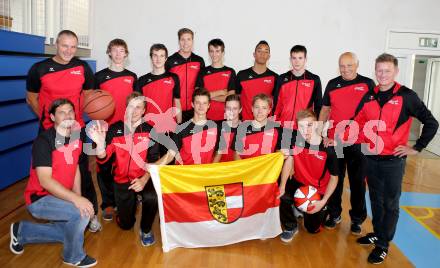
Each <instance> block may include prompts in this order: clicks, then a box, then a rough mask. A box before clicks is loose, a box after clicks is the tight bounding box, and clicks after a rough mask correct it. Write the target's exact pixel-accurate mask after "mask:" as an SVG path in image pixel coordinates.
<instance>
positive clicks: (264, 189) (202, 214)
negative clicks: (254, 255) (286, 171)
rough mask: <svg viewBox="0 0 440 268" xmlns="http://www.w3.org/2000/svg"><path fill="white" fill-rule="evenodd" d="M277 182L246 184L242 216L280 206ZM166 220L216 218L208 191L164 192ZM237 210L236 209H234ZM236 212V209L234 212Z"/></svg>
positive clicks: (186, 220) (181, 220)
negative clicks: (209, 202) (209, 204)
mask: <svg viewBox="0 0 440 268" xmlns="http://www.w3.org/2000/svg"><path fill="white" fill-rule="evenodd" d="M278 192H279V191H278V185H277V183H270V184H259V185H252V186H246V187H244V189H243V195H244V197H243V198H244V201H243V203H244V208H243V212H242V215H241V217H249V216H251V215H254V214H256V213H263V212H265V211H266V210H267V209H269V208H272V207H276V206H279V199H277V198H276V197H277V195H278ZM162 199H163V207H164V213H165V222H199V221H210V220H214V218H213V216H212V215H211V212H210V210H209V207H208V198H207V196H206V192H194V193H172V194H162ZM234 210H235V209H234ZM235 213H236V212H235V211H234V213H233V214H235ZM231 218H232V217H231Z"/></svg>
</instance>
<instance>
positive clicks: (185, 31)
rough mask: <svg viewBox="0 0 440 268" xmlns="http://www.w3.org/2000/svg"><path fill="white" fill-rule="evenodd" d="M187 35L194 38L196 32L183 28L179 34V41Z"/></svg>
mask: <svg viewBox="0 0 440 268" xmlns="http://www.w3.org/2000/svg"><path fill="white" fill-rule="evenodd" d="M186 33H188V34H190V35H191V36H192V37H193V38H194V32H193V31H192V30H191V29H189V28H182V29H180V30H179V31H178V32H177V37H178V38H179V40H180V37H181V36H182V35H184V34H186Z"/></svg>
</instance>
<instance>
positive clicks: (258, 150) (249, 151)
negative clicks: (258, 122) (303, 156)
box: [232, 121, 290, 159]
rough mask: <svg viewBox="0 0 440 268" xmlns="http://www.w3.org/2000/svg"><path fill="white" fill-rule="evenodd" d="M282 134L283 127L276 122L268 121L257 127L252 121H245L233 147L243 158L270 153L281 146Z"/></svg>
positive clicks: (233, 142)
mask: <svg viewBox="0 0 440 268" xmlns="http://www.w3.org/2000/svg"><path fill="white" fill-rule="evenodd" d="M282 136H283V129H282V128H281V127H280V126H279V125H278V124H276V123H275V122H272V121H268V122H267V123H266V125H265V126H263V127H261V128H255V127H254V126H253V125H252V122H251V121H248V122H243V123H241V124H240V126H239V127H238V130H237V133H236V135H235V136H234V138H233V140H232V146H233V147H232V148H233V150H234V151H235V152H237V153H238V155H239V156H240V158H241V159H247V158H251V157H256V156H260V155H265V154H270V153H273V152H275V151H276V150H279V149H280V148H281V140H282ZM289 141H290V139H289ZM286 148H288V146H287V147H286Z"/></svg>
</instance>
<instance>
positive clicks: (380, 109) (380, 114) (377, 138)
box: [376, 103, 385, 155]
mask: <svg viewBox="0 0 440 268" xmlns="http://www.w3.org/2000/svg"><path fill="white" fill-rule="evenodd" d="M378 104H379V103H378ZM384 106H385V105H384ZM379 107H380V105H379ZM382 108H383V107H380V108H379V121H377V127H376V134H377V136H376V155H377V153H378V150H377V149H378V148H377V147H378V146H377V142H378V140H379V124H380V120H381V118H382Z"/></svg>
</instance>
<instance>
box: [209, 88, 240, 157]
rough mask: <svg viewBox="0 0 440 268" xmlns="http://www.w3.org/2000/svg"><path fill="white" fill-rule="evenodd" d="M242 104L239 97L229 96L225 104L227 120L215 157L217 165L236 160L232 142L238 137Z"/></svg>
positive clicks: (219, 135)
mask: <svg viewBox="0 0 440 268" xmlns="http://www.w3.org/2000/svg"><path fill="white" fill-rule="evenodd" d="M240 113H241V103H240V96H239V95H236V94H234V95H229V96H227V97H226V102H225V120H224V121H223V122H221V123H220V124H219V125H218V127H219V134H218V142H219V144H218V146H217V152H216V153H215V156H214V161H213V162H215V163H217V162H227V161H233V160H234V150H233V149H232V141H233V139H234V137H235V135H237V129H238V126H239V124H240V123H241V121H240Z"/></svg>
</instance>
